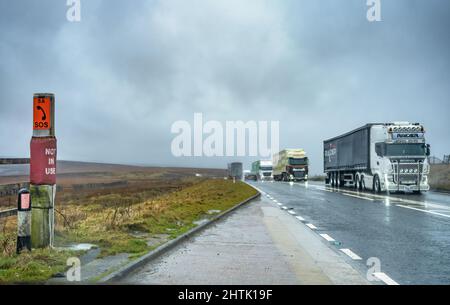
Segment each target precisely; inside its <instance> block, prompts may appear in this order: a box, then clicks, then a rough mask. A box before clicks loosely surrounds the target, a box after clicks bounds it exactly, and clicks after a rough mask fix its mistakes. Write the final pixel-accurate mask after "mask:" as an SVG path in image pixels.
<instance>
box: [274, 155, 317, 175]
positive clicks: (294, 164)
mask: <svg viewBox="0 0 450 305" xmlns="http://www.w3.org/2000/svg"><path fill="white" fill-rule="evenodd" d="M308 167H309V161H308V157H307V156H306V152H305V151H304V150H303V149H285V150H282V151H280V152H279V153H277V154H275V155H274V156H273V179H274V180H275V181H307V180H308Z"/></svg>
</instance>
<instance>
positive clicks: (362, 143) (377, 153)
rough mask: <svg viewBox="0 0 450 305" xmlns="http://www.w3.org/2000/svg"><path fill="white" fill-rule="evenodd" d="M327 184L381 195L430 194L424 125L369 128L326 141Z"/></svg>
mask: <svg viewBox="0 0 450 305" xmlns="http://www.w3.org/2000/svg"><path fill="white" fill-rule="evenodd" d="M323 147H324V171H325V173H326V174H327V178H326V183H327V184H331V185H332V186H335V187H337V186H339V187H342V186H344V185H345V183H348V184H350V185H352V186H353V187H354V188H356V189H359V190H363V189H370V190H373V191H374V192H376V193H379V192H382V191H413V192H416V193H420V192H422V191H428V190H429V189H430V186H429V184H428V173H429V171H430V166H429V164H428V158H427V157H428V156H429V155H430V145H427V144H426V142H425V129H424V127H423V126H422V125H420V124H418V123H415V124H410V123H408V122H397V123H385V124H367V125H365V126H362V127H360V128H358V129H355V130H353V131H351V132H349V133H346V134H343V135H341V136H339V137H335V138H332V139H330V140H326V141H324V143H323Z"/></svg>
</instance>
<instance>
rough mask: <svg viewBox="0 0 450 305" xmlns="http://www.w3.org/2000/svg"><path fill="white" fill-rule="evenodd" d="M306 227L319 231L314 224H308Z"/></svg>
mask: <svg viewBox="0 0 450 305" xmlns="http://www.w3.org/2000/svg"><path fill="white" fill-rule="evenodd" d="M306 226H307V227H308V228H310V229H311V230H317V227H316V226H315V225H313V224H312V223H307V224H306Z"/></svg>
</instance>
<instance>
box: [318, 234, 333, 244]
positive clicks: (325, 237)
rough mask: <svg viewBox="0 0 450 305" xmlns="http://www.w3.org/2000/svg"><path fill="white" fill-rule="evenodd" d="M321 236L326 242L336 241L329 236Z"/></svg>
mask: <svg viewBox="0 0 450 305" xmlns="http://www.w3.org/2000/svg"><path fill="white" fill-rule="evenodd" d="M320 236H322V237H323V238H324V239H325V240H326V241H329V242H333V241H335V240H334V238H333V237H331V236H330V235H328V234H320Z"/></svg>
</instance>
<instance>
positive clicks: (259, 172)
mask: <svg viewBox="0 0 450 305" xmlns="http://www.w3.org/2000/svg"><path fill="white" fill-rule="evenodd" d="M252 176H254V179H255V180H260V181H268V180H272V179H273V166H272V161H271V160H258V161H255V162H253V163H252Z"/></svg>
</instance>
